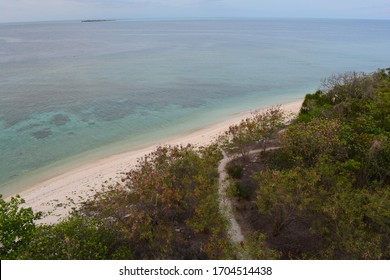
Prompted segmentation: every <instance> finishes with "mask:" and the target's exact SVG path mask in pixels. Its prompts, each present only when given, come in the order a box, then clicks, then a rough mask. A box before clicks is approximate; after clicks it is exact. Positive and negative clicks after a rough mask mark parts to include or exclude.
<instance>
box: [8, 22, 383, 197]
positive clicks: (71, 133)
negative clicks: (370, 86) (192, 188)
mask: <svg viewBox="0 0 390 280" xmlns="http://www.w3.org/2000/svg"><path fill="white" fill-rule="evenodd" d="M389 49H390V21H359V20H202V21H201V20H199V21H116V22H96V23H80V22H46V23H31V24H0V155H1V158H0V193H4V194H10V193H12V192H15V191H19V190H20V188H23V187H27V186H28V185H31V184H32V183H34V179H33V178H39V179H42V178H43V177H42V176H41V177H39V176H38V175H39V174H46V175H45V176H50V175H53V174H54V173H55V172H60V171H59V170H64V168H65V167H64V166H65V165H68V166H69V165H70V163H72V162H73V164H74V163H75V162H78V163H80V164H81V163H82V161H87V160H94V159H97V158H100V157H104V156H107V155H109V154H112V153H117V152H122V151H124V150H125V149H130V148H133V147H137V146H140V145H146V144H148V143H152V142H154V141H158V140H161V139H162V138H165V137H169V136H172V135H175V134H178V133H182V132H185V131H189V130H192V129H195V128H199V127H201V126H204V125H207V124H210V123H213V122H215V121H216V120H218V119H222V118H223V117H226V116H228V115H230V114H233V113H236V112H241V111H244V110H249V109H254V108H256V107H260V106H266V105H269V104H274V103H280V102H282V101H290V100H294V99H296V98H300V97H303V96H304V95H305V93H307V92H312V91H315V90H316V89H318V88H319V86H320V84H321V80H322V79H323V78H326V77H327V76H329V75H331V74H336V73H340V72H344V71H351V70H356V71H365V72H372V71H375V70H376V69H377V68H386V67H389V66H390V56H389V54H388V50H389ZM50 170H52V173H50ZM54 170H56V171H54ZM36 180H38V179H36Z"/></svg>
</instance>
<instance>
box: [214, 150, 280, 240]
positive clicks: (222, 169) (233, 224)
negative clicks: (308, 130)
mask: <svg viewBox="0 0 390 280" xmlns="http://www.w3.org/2000/svg"><path fill="white" fill-rule="evenodd" d="M279 148H280V147H268V148H266V149H265V150H264V149H257V150H253V151H250V152H249V155H253V154H257V153H260V152H262V151H270V150H276V149H279ZM235 158H236V155H232V156H228V155H227V154H226V153H225V152H223V159H222V160H221V162H220V163H219V166H218V172H219V189H218V192H219V197H220V208H221V209H222V212H223V213H224V214H225V216H226V217H227V218H228V219H229V221H230V229H229V234H230V237H231V239H232V241H233V243H240V242H243V241H244V236H243V234H242V231H241V227H240V225H239V224H238V222H237V220H236V218H235V217H234V214H233V206H232V202H231V201H230V199H229V198H228V197H227V196H226V188H227V187H228V181H227V178H228V174H227V172H226V165H227V164H228V163H229V162H230V161H232V160H233V159H235Z"/></svg>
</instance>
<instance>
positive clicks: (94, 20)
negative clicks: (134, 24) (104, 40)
mask: <svg viewBox="0 0 390 280" xmlns="http://www.w3.org/2000/svg"><path fill="white" fill-rule="evenodd" d="M105 21H115V20H114V19H86V20H82V21H81V22H105Z"/></svg>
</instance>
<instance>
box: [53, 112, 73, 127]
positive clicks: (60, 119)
mask: <svg viewBox="0 0 390 280" xmlns="http://www.w3.org/2000/svg"><path fill="white" fill-rule="evenodd" d="M69 121H70V119H69V117H68V116H67V115H65V114H57V115H55V116H53V118H52V120H51V124H54V125H57V126H60V125H65V124H66V123H68V122H69Z"/></svg>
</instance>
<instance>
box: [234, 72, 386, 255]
mask: <svg viewBox="0 0 390 280" xmlns="http://www.w3.org/2000/svg"><path fill="white" fill-rule="evenodd" d="M389 70H390V69H388V70H387V71H386V70H380V71H377V72H375V73H373V74H371V75H366V74H358V73H347V74H343V75H339V76H335V77H332V78H330V79H328V80H326V81H325V83H324V84H325V87H324V89H323V90H319V91H317V92H316V93H314V94H308V95H307V96H306V98H305V100H304V103H303V106H302V108H301V111H300V113H299V115H298V117H297V118H296V119H295V120H294V122H293V123H292V124H291V125H289V127H288V128H287V129H286V130H285V131H284V132H283V134H282V136H281V137H280V149H277V150H273V151H270V152H268V153H265V154H263V155H262V156H261V157H260V158H258V159H257V161H256V160H255V163H250V164H248V163H246V164H245V168H243V163H242V161H241V162H240V161H236V163H235V168H236V169H237V168H238V167H241V169H245V170H247V172H245V173H244V174H240V176H239V178H237V177H236V179H234V182H233V184H235V186H237V185H238V186H239V187H240V190H241V192H240V193H237V195H236V196H237V197H239V199H240V201H239V202H237V205H238V206H237V207H238V208H239V211H238V212H239V213H237V214H238V215H241V216H242V217H243V218H244V219H246V223H247V224H248V223H250V225H249V228H250V230H249V232H251V231H252V232H260V233H262V234H265V235H266V236H267V238H266V241H267V243H268V246H269V247H270V248H272V249H276V250H278V251H279V252H280V253H281V257H282V258H305V259H306V258H315V259H389V258H390V76H389V74H390V73H389ZM258 161H262V164H263V165H262V166H260V167H259V164H258ZM240 164H241V166H240ZM237 166H238V167H237ZM232 177H234V174H232ZM248 177H250V178H249V180H248ZM242 193H244V194H246V196H243V195H240V194H242ZM248 204H249V205H251V204H252V205H255V206H256V209H255V210H254V211H252V213H250V214H248V212H250V211H247V210H246V209H247V208H246V209H245V207H247V205H248ZM252 209H253V208H252ZM240 212H241V213H240ZM245 212H247V213H245ZM260 220H262V221H263V222H260ZM264 222H266V223H264Z"/></svg>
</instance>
